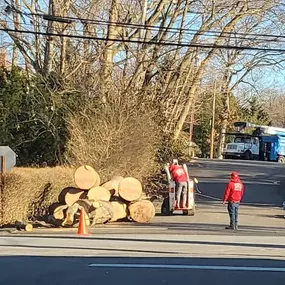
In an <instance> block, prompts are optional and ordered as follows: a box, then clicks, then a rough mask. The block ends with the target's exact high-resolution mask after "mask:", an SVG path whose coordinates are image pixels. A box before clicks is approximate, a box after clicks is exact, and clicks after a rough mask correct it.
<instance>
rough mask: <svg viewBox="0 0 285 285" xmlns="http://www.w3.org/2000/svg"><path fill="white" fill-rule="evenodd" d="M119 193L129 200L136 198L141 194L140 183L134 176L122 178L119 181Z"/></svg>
mask: <svg viewBox="0 0 285 285" xmlns="http://www.w3.org/2000/svg"><path fill="white" fill-rule="evenodd" d="M119 195H120V197H121V198H123V199H124V200H126V201H129V202H132V201H135V200H138V199H139V198H140V197H141V195H142V184H141V183H140V181H139V180H137V179H136V178H133V177H127V178H124V179H122V180H121V182H120V183H119Z"/></svg>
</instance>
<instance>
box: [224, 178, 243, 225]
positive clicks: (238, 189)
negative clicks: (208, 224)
mask: <svg viewBox="0 0 285 285" xmlns="http://www.w3.org/2000/svg"><path fill="white" fill-rule="evenodd" d="M243 193H244V185H243V183H242V182H241V180H240V178H239V176H238V173H237V172H233V173H232V174H231V180H230V182H229V183H228V184H227V187H226V190H225V194H224V199H223V204H226V203H228V212H229V216H230V226H229V227H226V229H229V230H237V229H238V209H239V205H240V201H241V199H242V196H243Z"/></svg>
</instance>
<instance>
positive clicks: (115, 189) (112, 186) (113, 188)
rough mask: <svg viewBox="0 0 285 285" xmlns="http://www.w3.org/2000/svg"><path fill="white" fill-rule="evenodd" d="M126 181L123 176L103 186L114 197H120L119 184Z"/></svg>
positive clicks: (115, 177)
mask: <svg viewBox="0 0 285 285" xmlns="http://www.w3.org/2000/svg"><path fill="white" fill-rule="evenodd" d="M123 179H124V177H122V176H114V177H112V178H111V180H109V181H107V182H105V183H104V184H102V186H103V187H105V188H106V189H107V190H108V191H110V193H111V195H112V196H118V193H119V184H120V182H121V181H122V180H123Z"/></svg>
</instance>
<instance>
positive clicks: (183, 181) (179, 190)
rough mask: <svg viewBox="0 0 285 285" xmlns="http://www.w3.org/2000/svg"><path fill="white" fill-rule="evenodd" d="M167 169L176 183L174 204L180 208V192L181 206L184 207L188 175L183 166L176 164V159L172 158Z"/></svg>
mask: <svg viewBox="0 0 285 285" xmlns="http://www.w3.org/2000/svg"><path fill="white" fill-rule="evenodd" d="M169 170H170V173H171V176H172V179H173V180H174V181H175V184H176V206H177V208H180V197H181V194H182V208H186V202H187V182H188V175H187V173H186V171H185V170H184V168H183V166H182V165H179V164H178V160H177V159H173V162H172V164H171V166H170V167H169Z"/></svg>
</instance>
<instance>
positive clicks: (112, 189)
mask: <svg viewBox="0 0 285 285" xmlns="http://www.w3.org/2000/svg"><path fill="white" fill-rule="evenodd" d="M74 182H75V184H76V186H77V188H75V187H67V188H64V189H63V190H62V191H61V192H60V194H59V196H58V202H56V203H54V204H52V205H50V207H49V214H50V215H49V219H48V220H49V222H50V223H52V224H54V225H57V226H62V227H74V226H78V223H79V215H80V210H81V209H82V208H83V210H84V211H85V213H86V215H85V217H86V224H87V225H88V226H93V225H96V224H105V223H107V222H116V221H126V220H128V221H133V222H138V223H148V222H150V221H151V220H152V219H153V218H154V216H155V207H154V205H153V203H152V202H151V201H148V200H143V199H141V197H142V193H143V191H142V184H141V182H140V181H139V180H137V179H136V178H133V177H122V176H114V177H112V178H111V179H110V180H109V181H107V182H105V183H102V184H101V179H100V176H99V174H98V173H97V172H96V171H95V170H94V169H93V168H92V167H91V166H89V165H84V166H80V167H79V168H77V169H76V171H75V173H74Z"/></svg>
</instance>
